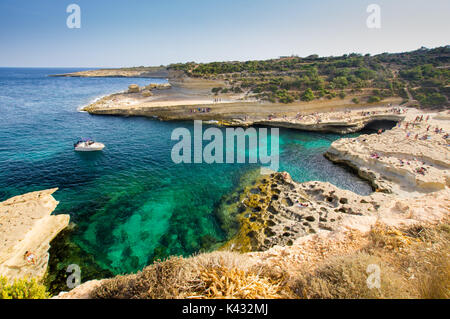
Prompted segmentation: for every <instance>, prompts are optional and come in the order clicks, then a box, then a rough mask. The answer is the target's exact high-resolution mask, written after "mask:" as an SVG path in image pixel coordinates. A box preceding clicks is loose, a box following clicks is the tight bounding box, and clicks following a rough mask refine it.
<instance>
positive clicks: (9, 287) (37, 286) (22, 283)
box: [0, 276, 49, 299]
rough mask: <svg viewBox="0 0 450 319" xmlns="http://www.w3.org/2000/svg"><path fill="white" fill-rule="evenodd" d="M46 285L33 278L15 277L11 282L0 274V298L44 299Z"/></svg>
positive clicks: (46, 296) (45, 296)
mask: <svg viewBox="0 0 450 319" xmlns="http://www.w3.org/2000/svg"><path fill="white" fill-rule="evenodd" d="M48 297H49V293H48V292H47V290H46V287H45V286H44V285H43V284H41V283H39V282H38V281H37V280H35V279H16V280H14V281H13V282H11V281H8V279H7V278H5V277H1V276H0V299H46V298H48Z"/></svg>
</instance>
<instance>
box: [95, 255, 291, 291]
mask: <svg viewBox="0 0 450 319" xmlns="http://www.w3.org/2000/svg"><path fill="white" fill-rule="evenodd" d="M285 278H286V276H280V274H279V272H278V273H273V274H272V273H271V270H270V269H264V267H261V266H256V265H255V264H254V263H253V262H252V261H251V259H250V258H249V257H247V256H246V255H241V254H238V253H231V252H215V253H211V254H202V255H198V256H195V257H192V258H187V259H183V258H180V257H172V258H170V259H168V260H166V261H162V262H157V263H155V264H153V265H151V266H149V267H147V268H145V269H144V270H143V271H142V272H140V273H138V274H136V275H129V276H118V277H116V278H113V279H110V280H107V281H106V282H105V283H104V284H102V285H101V286H100V287H98V288H97V289H95V290H94V291H93V293H92V294H91V296H92V297H93V298H102V299H103V298H106V299H111V298H113V299H124V298H138V299H175V298H191V299H206V298H210V299H214V298H227V299H232V298H239V299H257V298H283V297H288V296H289V295H288V294H287V293H286V292H285V289H286V288H285V285H284V281H283V280H284V279H285Z"/></svg>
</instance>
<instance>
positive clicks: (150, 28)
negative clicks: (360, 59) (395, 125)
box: [0, 0, 450, 67]
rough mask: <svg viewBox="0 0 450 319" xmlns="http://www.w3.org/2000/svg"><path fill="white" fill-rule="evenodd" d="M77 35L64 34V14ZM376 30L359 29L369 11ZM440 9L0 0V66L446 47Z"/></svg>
mask: <svg viewBox="0 0 450 319" xmlns="http://www.w3.org/2000/svg"><path fill="white" fill-rule="evenodd" d="M71 3H76V4H78V5H79V6H80V8H81V28H80V29H69V28H67V26H66V19H67V17H68V15H69V14H68V13H66V8H67V6H68V5H69V4H71ZM371 3H376V4H378V5H380V7H381V29H369V28H367V26H366V19H367V17H368V15H369V14H368V13H367V12H366V8H367V6H368V5H369V4H371ZM449 13H450V1H448V0H429V1H423V0H386V1H377V0H369V1H365V0H321V1H312V0H310V1H303V0H157V1H155V0H146V1H144V0H109V1H105V0H69V1H65V0H33V1H26V0H0V45H1V49H0V66H22V67H119V66H140V65H161V64H164V65H165V64H169V63H175V62H187V61H197V62H209V61H229V60H249V59H266V58H274V57H278V56H281V55H291V54H296V55H300V56H307V55H310V54H314V53H315V54H319V55H321V56H328V55H341V54H344V53H351V52H358V53H364V54H365V53H372V54H376V53H382V52H401V51H409V50H414V49H417V48H419V47H421V46H426V47H436V46H442V45H447V44H450V41H449V40H450V19H448V15H449Z"/></svg>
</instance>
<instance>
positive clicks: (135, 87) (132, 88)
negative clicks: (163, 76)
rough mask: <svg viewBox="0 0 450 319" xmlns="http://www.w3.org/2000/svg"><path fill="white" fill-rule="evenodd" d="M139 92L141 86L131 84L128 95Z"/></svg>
mask: <svg viewBox="0 0 450 319" xmlns="http://www.w3.org/2000/svg"><path fill="white" fill-rule="evenodd" d="M139 92H140V88H139V85H137V84H131V85H130V86H128V93H139Z"/></svg>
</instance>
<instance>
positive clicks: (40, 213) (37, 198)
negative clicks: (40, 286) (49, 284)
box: [0, 188, 70, 279]
mask: <svg viewBox="0 0 450 319" xmlns="http://www.w3.org/2000/svg"><path fill="white" fill-rule="evenodd" d="M56 190H57V188H55V189H50V190H45V191H39V192H33V193H28V194H25V195H20V196H16V197H13V198H10V199H8V200H6V201H4V202H2V203H0V245H1V246H0V276H6V277H7V278H9V279H14V278H24V277H28V278H31V277H33V278H42V277H43V276H44V274H45V272H46V269H47V264H48V258H49V255H48V249H49V248H50V242H51V240H52V239H53V238H55V237H56V235H57V234H58V233H59V232H60V231H61V230H63V229H64V228H65V227H66V226H67V225H68V224H69V219H70V217H69V215H57V216H53V215H51V213H52V212H53V211H54V210H55V208H56V206H57V205H58V202H57V201H56V200H55V199H54V198H53V196H52V194H53V193H54V192H55V191H56ZM27 252H28V253H29V254H30V258H29V259H28V260H27V258H26V253H27Z"/></svg>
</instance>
